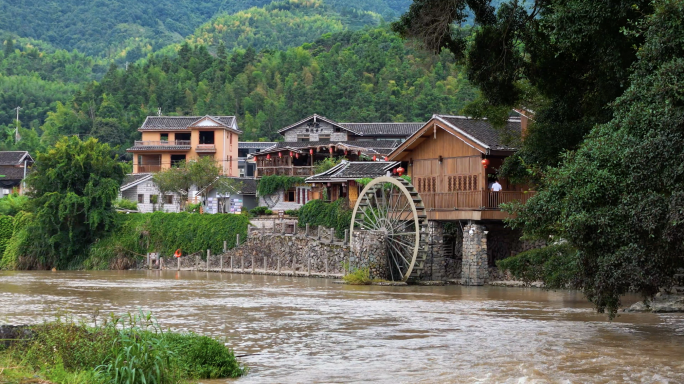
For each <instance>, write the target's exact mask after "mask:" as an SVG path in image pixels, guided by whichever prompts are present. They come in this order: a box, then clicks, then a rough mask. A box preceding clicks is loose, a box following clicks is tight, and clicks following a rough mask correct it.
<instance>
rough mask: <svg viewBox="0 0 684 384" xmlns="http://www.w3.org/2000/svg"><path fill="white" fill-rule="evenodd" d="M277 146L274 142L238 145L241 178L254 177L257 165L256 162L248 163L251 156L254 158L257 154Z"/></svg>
mask: <svg viewBox="0 0 684 384" xmlns="http://www.w3.org/2000/svg"><path fill="white" fill-rule="evenodd" d="M276 144H277V143H275V142H272V141H270V142H269V141H240V142H239V143H238V173H239V175H240V177H254V174H255V171H256V164H255V163H254V161H248V158H250V155H251V156H252V157H253V155H255V154H256V153H259V152H261V151H263V150H264V149H267V148H271V147H273V146H274V145H276Z"/></svg>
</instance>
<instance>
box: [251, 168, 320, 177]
mask: <svg viewBox="0 0 684 384" xmlns="http://www.w3.org/2000/svg"><path fill="white" fill-rule="evenodd" d="M257 175H258V177H261V176H273V175H279V176H312V175H313V167H292V166H283V167H258V168H257Z"/></svg>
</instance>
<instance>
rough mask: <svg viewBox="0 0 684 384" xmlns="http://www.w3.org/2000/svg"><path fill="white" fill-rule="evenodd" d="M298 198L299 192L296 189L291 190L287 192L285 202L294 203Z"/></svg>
mask: <svg viewBox="0 0 684 384" xmlns="http://www.w3.org/2000/svg"><path fill="white" fill-rule="evenodd" d="M296 198H297V190H296V189H290V190H287V191H285V202H288V203H294V202H295V201H296V200H295V199H296Z"/></svg>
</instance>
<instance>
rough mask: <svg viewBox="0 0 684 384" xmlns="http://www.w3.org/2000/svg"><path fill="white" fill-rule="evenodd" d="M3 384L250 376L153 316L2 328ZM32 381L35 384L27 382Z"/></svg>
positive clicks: (229, 356)
mask: <svg viewBox="0 0 684 384" xmlns="http://www.w3.org/2000/svg"><path fill="white" fill-rule="evenodd" d="M0 338H2V340H3V343H0V382H2V383H8V384H10V383H24V382H31V383H53V382H54V383H70V384H98V383H103V384H104V383H131V384H137V383H151V382H155V383H159V384H167V383H168V384H171V383H181V384H183V383H194V382H196V381H197V380H199V379H217V378H234V377H239V376H242V375H243V374H245V373H246V368H244V367H243V366H241V365H240V364H239V363H238V362H237V360H236V358H235V355H234V354H233V352H232V351H231V350H230V349H228V348H226V347H225V346H224V345H223V343H221V342H219V341H217V340H215V339H212V338H209V337H206V336H200V335H196V334H193V333H174V332H170V331H164V330H162V329H161V327H159V326H158V325H157V324H156V322H155V321H154V320H153V318H152V317H151V315H150V314H145V313H142V312H141V313H139V314H137V315H127V316H124V317H119V318H117V317H113V316H112V317H110V318H108V319H106V320H105V321H104V323H103V324H102V325H99V326H87V325H85V324H82V323H76V322H73V321H69V320H66V321H65V320H63V319H59V318H58V319H57V320H55V321H52V322H47V323H43V324H40V325H31V326H7V325H5V326H0ZM26 380H30V381H26Z"/></svg>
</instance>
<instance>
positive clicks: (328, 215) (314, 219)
mask: <svg viewBox="0 0 684 384" xmlns="http://www.w3.org/2000/svg"><path fill="white" fill-rule="evenodd" d="M297 216H298V217H299V226H300V227H305V226H306V224H309V225H310V226H316V225H322V226H324V227H328V228H335V236H337V237H338V238H342V237H344V230H345V229H349V226H350V225H351V218H352V211H351V209H349V208H348V207H347V205H346V200H344V199H339V200H337V201H335V202H333V203H326V202H324V201H322V200H311V201H309V202H308V203H306V204H304V206H302V207H301V208H299V212H298V215H297Z"/></svg>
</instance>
